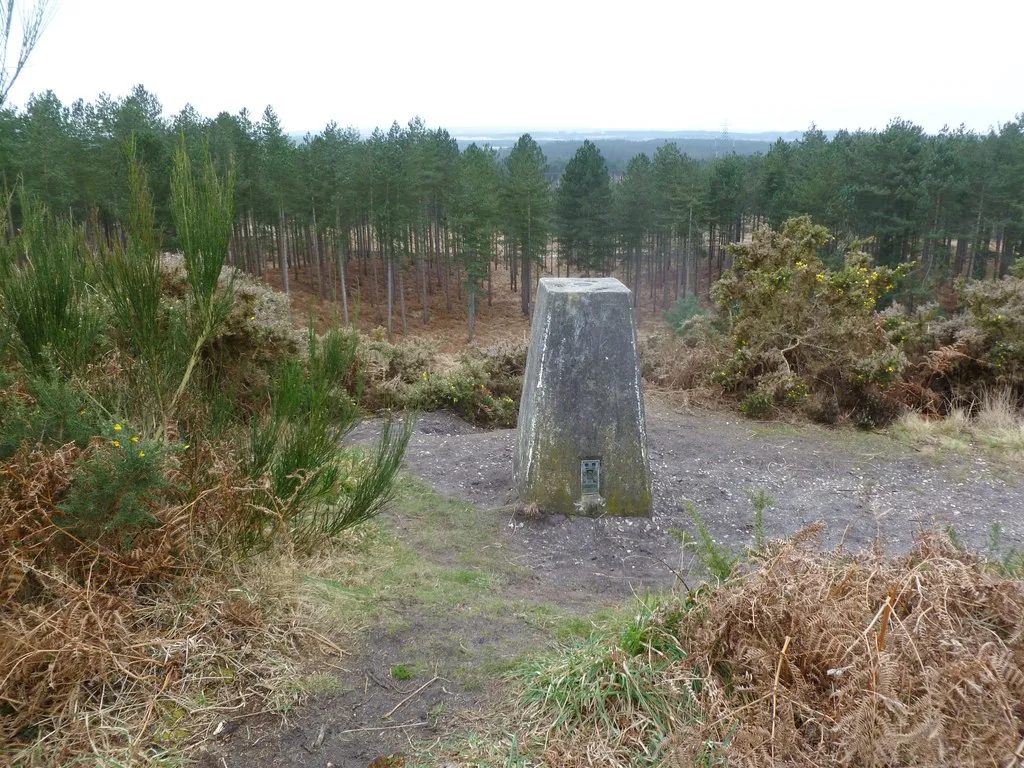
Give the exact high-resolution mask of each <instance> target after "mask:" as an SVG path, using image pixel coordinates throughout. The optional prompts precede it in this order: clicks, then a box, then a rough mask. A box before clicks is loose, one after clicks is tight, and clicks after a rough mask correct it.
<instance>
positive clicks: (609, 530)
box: [206, 402, 1024, 768]
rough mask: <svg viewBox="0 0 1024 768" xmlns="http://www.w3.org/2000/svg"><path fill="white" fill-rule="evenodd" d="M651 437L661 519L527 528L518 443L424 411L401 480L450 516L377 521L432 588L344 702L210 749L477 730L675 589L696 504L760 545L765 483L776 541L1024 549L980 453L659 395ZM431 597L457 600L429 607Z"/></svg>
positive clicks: (214, 759) (402, 612)
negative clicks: (951, 540) (518, 669)
mask: <svg viewBox="0 0 1024 768" xmlns="http://www.w3.org/2000/svg"><path fill="white" fill-rule="evenodd" d="M374 430H375V425H374V424H373V423H367V424H364V425H362V426H361V427H360V428H359V429H358V430H357V431H356V432H355V433H353V435H352V436H351V439H352V440H354V441H360V442H367V441H370V440H372V439H373V435H374ZM648 433H649V436H650V443H651V460H652V469H653V472H654V498H655V511H654V515H653V517H652V518H651V519H650V520H646V519H639V520H621V519H612V518H607V519H601V520H591V519H583V518H565V517H561V516H553V517H545V518H541V519H536V520H523V519H519V518H513V517H511V516H510V514H509V513H508V512H507V511H504V510H503V509H501V508H502V507H503V506H504V505H506V504H507V503H509V502H510V501H511V499H510V489H511V485H512V451H513V441H514V432H513V431H512V430H499V431H491V432H485V431H482V430H478V429H476V428H474V427H472V426H470V425H468V424H466V423H465V422H463V421H461V420H459V419H458V418H455V417H452V416H450V415H446V414H427V415H424V416H423V417H422V418H421V420H420V422H419V424H418V427H417V430H416V433H415V434H414V436H413V438H412V440H411V442H410V445H409V449H408V453H407V458H406V463H407V469H408V471H409V472H410V473H411V474H412V475H415V476H418V477H419V478H422V480H424V481H426V483H428V484H429V485H430V486H431V487H432V488H433V489H435V490H436V491H437V492H438V493H440V494H442V495H444V496H446V497H449V498H450V501H449V502H446V504H448V506H449V507H450V509H448V510H447V511H446V512H444V515H443V516H440V517H438V516H436V513H435V512H433V511H430V509H431V505H433V506H436V505H437V501H436V498H435V500H433V501H431V500H430V499H426V501H425V503H424V504H422V505H420V506H416V505H411V504H405V505H404V506H403V505H401V504H399V505H396V508H393V509H391V510H389V511H388V512H386V513H385V515H384V517H383V522H384V524H385V526H386V527H387V529H388V530H389V531H391V532H393V534H394V535H395V536H396V537H397V538H398V540H399V541H400V542H403V543H404V544H406V545H408V547H409V551H415V552H417V553H421V554H422V555H423V556H424V558H425V560H424V563H425V565H424V566H423V567H424V568H425V569H427V570H425V571H423V573H425V574H427V576H426V577H425V581H423V580H421V581H423V583H424V584H425V585H426V587H425V591H424V592H422V593H414V591H413V590H410V592H409V597H408V598H407V599H398V600H396V601H395V602H394V606H393V609H392V613H391V614H390V615H391V616H392V619H393V620H392V621H391V622H390V623H387V622H385V623H384V624H383V625H382V626H379V627H377V628H375V629H373V630H372V631H371V633H370V636H369V639H368V643H367V646H366V648H365V649H364V650H363V651H362V652H361V653H360V654H359V655H358V656H357V657H356V658H354V659H352V660H351V663H349V664H347V665H346V666H347V668H348V671H347V673H346V676H345V678H344V680H345V685H344V686H343V688H342V691H341V692H340V693H339V694H336V695H334V696H332V697H329V698H325V699H324V700H322V701H320V702H317V703H314V704H312V705H311V706H309V707H307V708H306V709H305V711H303V712H302V713H301V714H300V715H299V716H298V717H297V718H295V719H294V720H293V722H292V724H291V725H290V726H289V727H288V728H286V729H284V730H283V731H278V730H277V729H276V727H274V726H272V725H271V724H267V725H265V726H263V727H260V728H256V729H254V730H250V731H249V732H248V734H247V735H248V738H238V739H237V740H235V741H230V740H229V741H227V742H224V743H217V744H215V745H214V747H213V751H212V753H211V755H210V756H209V757H208V760H207V762H206V764H207V765H210V766H214V765H216V766H222V768H236V766H274V768H289V767H291V766H295V767H296V768H298V767H300V766H301V767H303V768H306V767H307V766H308V767H311V766H319V767H320V768H323V767H324V766H327V765H333V766H345V767H346V768H347V767H348V766H353V767H356V766H358V768H364V767H365V766H366V765H368V764H369V762H370V761H371V760H373V759H374V758H376V757H378V756H381V755H385V754H388V753H391V752H398V751H403V750H409V749H410V744H411V741H412V740H424V739H426V740H431V739H439V738H441V737H442V736H444V735H445V734H446V733H450V732H451V730H452V729H453V727H455V725H456V724H458V725H459V726H460V727H465V719H464V718H465V715H466V713H468V712H471V711H473V710H476V709H479V708H486V707H487V706H488V705H489V696H490V695H491V694H492V693H493V692H494V691H495V690H496V689H497V686H496V685H495V681H496V680H498V679H500V676H501V674H502V672H503V671H504V670H506V669H507V668H509V667H510V666H511V665H512V664H514V662H515V660H516V659H518V658H521V657H523V656H525V655H527V654H530V653H535V652H538V651H542V650H543V649H544V648H545V647H548V646H549V645H550V643H551V640H552V637H553V636H554V637H557V636H558V633H559V632H560V631H562V630H564V629H565V628H570V629H571V628H572V626H573V624H572V618H573V617H580V616H588V615H590V614H592V613H593V612H594V611H597V610H600V609H603V608H609V607H611V606H616V605H620V604H621V603H622V602H623V601H624V600H625V599H626V598H628V597H630V596H631V595H634V594H638V593H642V592H643V590H644V589H646V588H655V589H657V588H665V587H671V586H672V585H673V584H674V583H675V582H676V576H675V573H676V572H677V571H681V572H683V573H684V574H685V572H686V568H687V561H686V560H684V559H683V558H682V557H681V555H680V548H679V545H678V544H677V543H676V541H675V540H674V539H673V538H672V537H671V535H670V534H669V533H668V529H670V528H673V527H677V528H683V529H687V530H689V529H691V528H692V524H691V522H690V520H689V517H688V516H687V513H686V511H685V508H684V506H683V502H684V501H687V500H689V501H692V502H693V503H694V504H695V505H696V507H697V509H698V510H699V512H700V514H701V516H702V517H703V519H704V521H705V523H706V525H707V527H708V529H709V530H710V532H711V534H712V535H713V536H714V537H715V539H716V540H717V541H720V542H727V543H730V544H733V545H735V546H740V545H742V544H744V543H747V542H749V541H750V538H751V533H752V521H753V515H752V512H751V506H750V503H749V501H748V499H747V497H746V493H745V491H746V490H748V489H756V488H761V489H763V490H764V491H765V492H767V493H768V494H769V495H771V496H772V497H774V498H775V499H776V500H777V503H776V505H775V506H774V507H773V508H772V509H770V510H769V511H768V512H767V513H766V518H765V528H766V533H767V535H768V536H769V537H771V538H774V537H780V536H785V535H789V534H792V533H794V532H796V531H797V530H799V529H801V528H802V527H804V526H806V525H808V524H810V523H813V522H815V521H818V520H822V521H824V522H825V523H826V526H827V528H826V534H825V537H826V542H825V543H826V545H827V546H832V545H835V544H838V543H839V542H840V541H842V542H843V544H844V545H845V546H846V547H848V548H850V549H857V548H860V547H863V546H871V545H872V544H874V543H876V542H878V543H879V544H880V545H881V546H882V547H885V548H888V549H890V550H892V551H902V550H904V549H906V548H907V547H908V546H909V544H910V542H911V540H912V539H913V537H914V535H915V533H916V532H917V531H918V530H919V529H920V528H922V527H927V526H931V525H935V524H950V525H952V526H954V528H955V529H956V531H957V532H958V534H959V535H960V536H961V538H962V539H963V540H964V541H965V542H966V543H967V544H968V545H970V546H971V547H973V548H976V549H983V548H984V547H985V546H986V544H987V541H988V531H989V529H990V527H991V526H992V524H993V523H998V524H1000V525H1001V527H1002V539H1001V540H1002V543H1003V545H1004V546H1006V547H1013V546H1017V547H1020V546H1024V487H1022V486H1021V484H1020V482H1019V479H1018V477H1016V476H1015V474H1014V472H1013V471H1012V470H1011V469H1009V468H1008V467H1007V466H1006V465H1003V464H1001V463H999V462H997V461H995V460H993V459H991V458H989V457H986V456H985V455H982V454H973V455H958V454H953V455H950V456H947V457H945V458H944V459H943V460H942V461H935V460H932V459H929V458H928V457H927V456H924V455H923V454H921V453H919V452H917V451H915V450H914V449H913V448H912V447H909V446H907V445H904V444H902V443H900V442H899V441H897V440H895V439H893V438H891V437H889V436H886V435H874V434H864V433H856V432H851V431H848V430H826V429H822V428H817V427H811V426H800V427H793V426H787V425H763V424H759V423H757V422H751V421H749V420H745V419H739V418H737V417H735V416H731V415H727V414H719V413H709V412H693V411H687V410H676V409H674V408H672V407H671V406H669V405H667V404H664V403H658V402H650V403H649V404H648ZM467 502H468V504H467ZM470 505H471V506H470ZM431 515H434V516H431ZM430 569H433V570H430ZM449 581H450V582H451V583H450V584H449ZM451 589H454V590H455V591H451ZM431 590H433V592H432V591H431ZM446 590H448V591H446ZM459 590H461V591H459ZM435 593H436V594H439V595H446V596H450V597H451V599H447V598H446V599H443V600H441V599H438V600H436V601H435V599H434V598H433V597H432V596H431V595H434V594H435ZM414 594H421V597H419V598H416V597H414ZM410 660H411V661H412V662H413V663H415V664H418V665H419V669H420V672H419V674H418V675H417V677H416V678H415V679H413V680H410V681H407V682H398V681H395V680H393V679H391V678H389V670H391V669H392V668H393V666H394V665H395V664H399V663H409V662H410ZM435 677H436V678H437V679H436V680H433V681H432V679H433V678H435ZM424 685H425V687H424V688H423V690H422V691H420V692H417V689H419V688H420V686H424ZM410 695H411V698H410V699H409V702H408V703H406V704H401V702H403V700H405V699H406V697H408V696H410ZM399 704H401V706H400V707H399V710H398V711H397V712H396V713H395V714H394V715H393V716H391V717H385V715H387V713H388V712H389V711H390V710H391V709H392V708H393V707H395V706H396V705H399ZM253 741H255V742H256V745H255V746H253V744H252V742H253ZM412 764H413V763H411V762H410V763H409V765H412ZM440 764H441V765H447V764H448V761H447V760H445V761H443V762H441V763H440ZM452 764H455V765H458V762H457V760H456V761H453V763H452Z"/></svg>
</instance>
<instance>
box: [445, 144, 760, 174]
mask: <svg viewBox="0 0 1024 768" xmlns="http://www.w3.org/2000/svg"><path fill="white" fill-rule="evenodd" d="M531 135H532V134H531ZM516 138H518V137H516ZM534 138H536V139H537V143H538V144H540V147H541V149H543V150H544V154H545V156H546V157H547V159H548V175H549V176H551V177H553V178H558V177H559V176H561V175H562V170H563V169H564V168H565V165H566V163H568V162H569V160H570V159H571V158H572V156H573V155H574V154H576V150H577V149H579V148H580V146H581V145H582V144H583V138H580V139H575V140H561V141H552V140H550V139H541V138H537V137H534ZM587 138H590V140H591V141H593V142H594V144H596V145H597V148H598V149H599V150H601V154H602V155H604V159H605V162H607V163H608V170H609V172H611V174H612V175H613V176H617V175H619V174H622V173H625V171H626V165H627V164H628V163H629V161H630V160H631V159H632V158H634V157H635V156H636V155H639V154H641V153H646V154H647V155H649V156H653V155H654V153H655V151H657V149H658V147H660V146H662V145H663V144H667V143H668V142H674V143H675V145H676V146H677V147H679V151H680V152H682V153H684V154H687V155H689V156H690V157H692V158H694V159H696V160H706V159H708V158H712V157H720V156H722V155H728V154H731V153H733V152H735V153H736V154H737V155H755V154H764V153H766V152H767V151H768V150H769V148H770V147H771V145H772V144H773V143H774V139H773V140H772V141H766V140H763V139H762V140H754V139H737V138H734V137H733V136H727V137H723V136H719V137H717V138H713V139H711V138H709V139H686V138H657V139H646V140H642V141H637V140H632V139H603V138H598V137H587ZM513 143H514V142H513ZM468 144H469V142H464V141H461V140H460V141H459V146H460V147H462V148H465V147H466V146H467V145H468ZM492 146H496V145H493V144H492ZM510 148H511V145H506V146H503V147H501V148H500V150H499V152H500V154H501V155H502V156H504V155H505V154H507V153H508V151H509V149H510Z"/></svg>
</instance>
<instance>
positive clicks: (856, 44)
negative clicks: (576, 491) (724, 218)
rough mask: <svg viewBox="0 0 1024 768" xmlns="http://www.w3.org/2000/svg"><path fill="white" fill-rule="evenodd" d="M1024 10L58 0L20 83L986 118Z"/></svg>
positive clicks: (347, 120)
mask: <svg viewBox="0 0 1024 768" xmlns="http://www.w3.org/2000/svg"><path fill="white" fill-rule="evenodd" d="M32 1H33V0H19V2H22V3H31V2H32ZM271 9H274V10H271ZM1022 28H1024V2H1021V0H1000V1H996V0H970V2H956V3H953V2H947V0H928V1H923V0H854V1H850V0H847V2H835V1H834V0H814V1H813V2H803V1H798V0H762V1H761V2H725V1H724V0H718V2H715V0H702V1H701V2H686V1H685V0H673V1H671V2H663V3H656V2H646V1H645V0H627V1H626V2H617V3H614V4H613V3H610V2H600V0H597V1H595V0H590V2H572V3H570V2H560V1H559V0H546V1H545V2H533V0H506V2H502V3H489V2H486V0H467V1H463V0H454V1H448V0H420V1H419V2H405V1H404V0H403V1H398V0H392V1H390V2H389V1H387V0H384V1H382V0H363V1H361V2H327V1H323V2H316V1H315V0H288V1H287V2H284V3H278V4H274V5H271V4H270V3H264V2H259V0H256V1H255V2H254V1H253V0H174V1H165V2H160V1H158V0H60V3H59V6H58V7H57V9H56V13H55V14H54V16H53V19H52V21H51V23H50V25H49V27H48V28H47V30H46V33H45V34H44V36H43V38H42V41H41V42H40V44H39V46H38V48H37V49H36V51H35V53H34V55H33V56H32V58H31V59H30V61H29V64H28V66H27V68H26V69H25V71H24V72H23V74H22V77H21V79H20V80H19V81H18V83H17V84H16V86H15V88H14V90H13V91H12V93H11V101H12V102H13V103H15V104H19V105H23V104H24V103H25V101H26V100H27V98H28V96H29V94H30V93H32V92H41V91H44V90H46V89H52V90H53V91H55V92H56V93H57V95H58V96H59V97H60V98H61V99H62V100H64V101H65V102H69V101H72V100H74V99H76V98H79V97H82V98H85V99H87V100H92V99H95V98H96V96H97V95H98V94H99V93H101V92H106V93H109V94H112V95H114V96H121V95H125V94H127V93H128V91H129V90H130V89H131V87H132V86H133V85H134V84H136V83H142V84H143V85H145V86H146V88H147V89H149V90H150V91H151V92H153V93H155V94H156V95H157V97H158V98H159V99H160V101H161V102H162V104H163V105H164V109H165V112H166V113H167V114H168V115H170V114H173V113H174V112H177V111H178V110H179V109H181V107H182V106H184V105H185V104H186V103H188V102H191V103H192V105H193V106H195V107H196V109H198V110H199V112H200V113H202V114H203V115H206V116H214V115H215V114H216V113H218V112H220V111H225V110H226V111H228V112H232V113H234V112H237V111H238V110H240V109H241V108H242V107H247V108H248V109H249V110H250V112H252V113H254V115H255V116H258V115H259V114H260V113H261V112H262V111H263V108H264V107H265V106H266V105H267V104H272V105H273V106H274V108H275V109H276V110H277V113H278V115H279V116H280V117H281V120H282V123H283V125H284V128H285V130H287V131H306V130H310V131H318V130H320V129H322V128H323V126H324V125H325V124H326V123H327V122H328V121H329V120H336V121H337V122H338V123H340V124H341V125H354V126H356V127H360V128H366V127H372V126H375V125H381V126H385V127H386V126H388V125H390V124H391V122H392V121H393V120H398V121H399V122H401V123H405V122H406V121H407V120H408V119H409V118H410V117H412V116H414V115H420V116H421V117H423V119H424V120H425V121H426V122H427V124H428V125H429V126H432V127H433V126H442V127H447V128H457V127H469V126H479V127H491V128H496V127H506V128H533V129H541V128H545V129H557V128H563V129H598V130H623V129H658V130H687V129H690V130H697V129H703V130H714V131H720V130H721V129H722V127H723V125H726V124H727V125H728V129H729V130H730V131H733V132H743V131H768V130H803V129H805V128H807V127H808V126H809V125H810V124H811V123H815V124H817V125H818V127H820V128H825V129H837V128H848V129H856V128H884V126H885V124H886V123H887V122H888V121H889V119H891V118H893V117H896V116H900V117H903V118H906V119H910V120H913V121H915V122H916V123H918V124H920V125H922V126H923V127H924V128H925V129H926V130H928V131H936V130H939V129H940V128H941V127H942V126H943V125H944V124H949V125H951V126H956V125H959V124H960V123H961V122H962V123H965V124H966V125H967V126H968V127H969V128H973V129H976V130H982V131H984V130H987V129H988V128H989V127H990V126H993V125H996V124H998V123H1001V122H1006V121H1008V120H1012V119H1013V118H1014V115H1015V114H1016V113H1019V112H1024V53H1022V51H1021V48H1020V44H1019V40H1020V33H1021V29H1022Z"/></svg>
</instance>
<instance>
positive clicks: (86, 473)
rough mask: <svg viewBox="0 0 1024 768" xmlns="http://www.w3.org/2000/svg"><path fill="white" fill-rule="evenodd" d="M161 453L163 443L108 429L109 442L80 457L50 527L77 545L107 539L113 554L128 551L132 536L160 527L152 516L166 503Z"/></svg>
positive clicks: (100, 441) (100, 442) (98, 441)
mask: <svg viewBox="0 0 1024 768" xmlns="http://www.w3.org/2000/svg"><path fill="white" fill-rule="evenodd" d="M115 426H117V427H121V425H120V424H117V425H115ZM165 453H166V449H165V446H164V444H163V443H158V442H154V441H152V440H141V439H140V438H139V437H138V436H137V435H133V434H132V431H131V430H128V429H123V428H122V429H119V430H117V431H114V430H113V429H111V430H110V431H109V439H102V438H98V439H96V440H94V441H93V442H92V444H91V445H90V446H89V448H88V449H87V450H86V451H85V452H84V453H83V454H82V455H81V456H80V457H79V460H78V462H77V463H76V466H75V472H74V475H73V476H72V480H71V486H70V488H69V489H68V494H67V497H66V498H65V499H64V501H63V502H61V503H60V504H59V505H58V509H59V514H58V515H57V516H56V517H55V522H56V523H57V525H58V526H59V527H60V528H62V529H64V530H66V531H68V532H69V533H72V534H73V535H74V536H75V537H76V538H78V539H80V540H84V541H99V540H101V539H104V538H108V536H109V535H112V537H113V538H114V540H115V541H117V543H118V546H117V551H126V550H130V549H132V542H133V538H134V535H135V534H136V533H137V532H138V531H140V530H142V529H144V528H154V527H157V526H159V524H160V523H159V520H158V519H157V517H156V515H155V512H156V510H157V509H159V508H161V507H164V506H167V505H168V503H169V501H170V500H169V498H168V495H167V494H168V492H169V491H171V490H172V486H171V484H170V483H169V482H168V480H167V478H166V476H165V474H164V467H163V460H164V455H165Z"/></svg>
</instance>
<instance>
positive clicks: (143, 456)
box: [139, 451, 146, 459]
mask: <svg viewBox="0 0 1024 768" xmlns="http://www.w3.org/2000/svg"><path fill="white" fill-rule="evenodd" d="M139 458H140V459H144V458H146V452H145V451H139Z"/></svg>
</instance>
